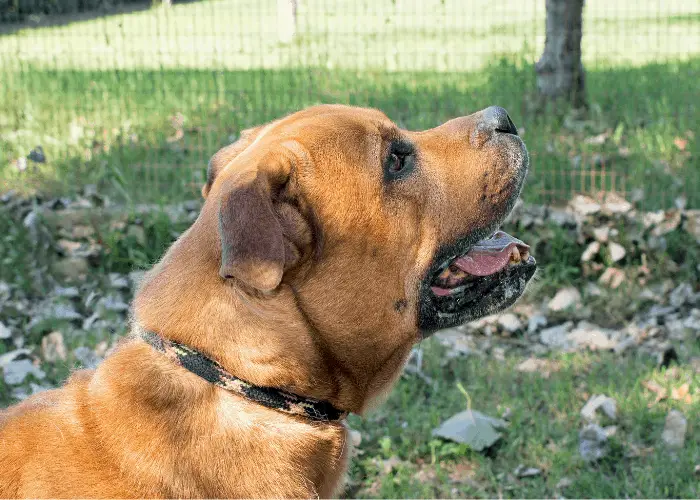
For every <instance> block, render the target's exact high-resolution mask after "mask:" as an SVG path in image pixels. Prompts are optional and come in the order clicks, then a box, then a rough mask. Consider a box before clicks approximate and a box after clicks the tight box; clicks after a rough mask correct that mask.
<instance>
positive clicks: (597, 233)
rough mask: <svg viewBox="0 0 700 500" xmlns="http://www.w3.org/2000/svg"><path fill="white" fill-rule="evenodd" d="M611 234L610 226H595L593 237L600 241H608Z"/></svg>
mask: <svg viewBox="0 0 700 500" xmlns="http://www.w3.org/2000/svg"><path fill="white" fill-rule="evenodd" d="M609 235H610V228H609V227H608V226H601V227H596V228H593V237H594V238H595V239H596V241H598V242H600V243H607V241H608V236H609Z"/></svg>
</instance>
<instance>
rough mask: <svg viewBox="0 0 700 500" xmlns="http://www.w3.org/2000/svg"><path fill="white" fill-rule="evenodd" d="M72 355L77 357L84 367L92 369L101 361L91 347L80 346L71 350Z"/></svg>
mask: <svg viewBox="0 0 700 500" xmlns="http://www.w3.org/2000/svg"><path fill="white" fill-rule="evenodd" d="M73 356H75V359H77V360H78V361H79V362H80V364H82V365H83V367H84V368H88V369H93V368H97V365H98V364H99V363H100V361H102V360H101V359H100V358H99V357H98V356H97V355H96V354H95V353H94V351H93V350H92V349H90V348H89V347H85V346H81V347H78V348H76V349H74V350H73Z"/></svg>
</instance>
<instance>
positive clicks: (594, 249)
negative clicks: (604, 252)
mask: <svg viewBox="0 0 700 500" xmlns="http://www.w3.org/2000/svg"><path fill="white" fill-rule="evenodd" d="M599 251H600V243H599V242H598V241H591V242H590V243H589V244H588V246H587V247H586V249H585V250H584V251H583V253H582V254H581V262H589V261H590V260H591V259H592V258H593V257H595V256H596V255H597V254H598V252H599Z"/></svg>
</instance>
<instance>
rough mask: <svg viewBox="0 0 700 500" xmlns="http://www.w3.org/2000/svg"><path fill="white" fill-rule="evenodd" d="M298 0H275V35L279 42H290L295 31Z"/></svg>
mask: <svg viewBox="0 0 700 500" xmlns="http://www.w3.org/2000/svg"><path fill="white" fill-rule="evenodd" d="M297 3H298V0H277V36H278V38H279V41H280V42H281V43H290V42H291V41H292V40H293V39H294V35H296V32H297V6H298V5H297Z"/></svg>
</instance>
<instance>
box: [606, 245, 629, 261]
mask: <svg viewBox="0 0 700 500" xmlns="http://www.w3.org/2000/svg"><path fill="white" fill-rule="evenodd" d="M608 252H610V259H612V261H613V262H619V261H621V260H622V259H624V258H625V255H627V250H625V247H623V246H622V245H620V244H619V243H615V242H614V241H611V242H610V243H609V244H608Z"/></svg>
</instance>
